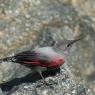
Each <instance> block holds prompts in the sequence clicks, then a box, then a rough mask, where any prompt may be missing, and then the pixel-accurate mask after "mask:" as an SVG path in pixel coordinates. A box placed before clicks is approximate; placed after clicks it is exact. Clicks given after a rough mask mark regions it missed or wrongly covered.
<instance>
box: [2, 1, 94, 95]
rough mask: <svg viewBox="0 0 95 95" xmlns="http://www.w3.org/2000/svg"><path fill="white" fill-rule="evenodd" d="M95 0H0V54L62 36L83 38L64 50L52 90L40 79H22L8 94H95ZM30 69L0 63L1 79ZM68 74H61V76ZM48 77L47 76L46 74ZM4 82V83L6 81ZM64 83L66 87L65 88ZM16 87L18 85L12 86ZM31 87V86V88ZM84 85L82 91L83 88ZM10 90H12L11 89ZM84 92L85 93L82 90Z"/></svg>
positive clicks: (10, 52) (22, 73)
mask: <svg viewBox="0 0 95 95" xmlns="http://www.w3.org/2000/svg"><path fill="white" fill-rule="evenodd" d="M94 2H95V0H0V58H3V57H5V56H9V55H12V54H14V53H17V52H19V51H23V50H27V49H33V48H34V47H40V46H47V45H52V43H53V42H58V41H60V40H64V39H75V38H77V37H78V35H80V34H81V35H85V38H84V39H83V40H82V41H80V42H78V43H76V44H75V45H73V46H72V48H71V49H70V50H69V51H68V53H64V52H63V55H64V56H65V60H66V61H65V64H64V68H63V67H62V68H61V70H62V72H61V74H60V75H58V77H57V76H55V77H51V80H54V81H57V84H56V85H53V86H54V90H51V89H50V88H47V87H46V86H44V85H43V86H41V87H39V88H36V89H34V86H35V85H37V84H39V83H40V80H39V81H36V82H34V83H22V84H20V85H17V86H16V87H15V86H14V87H13V88H12V89H11V90H9V91H6V89H4V88H2V87H1V88H2V89H3V91H4V93H5V94H6V93H9V95H54V94H55V95H86V94H87V95H95V69H94V68H95V57H94V56H95V51H94V47H95V18H94V17H95V14H94V11H95V8H94V5H93V4H94ZM80 5H81V6H80ZM29 72H30V70H28V69H27V68H25V67H22V66H20V65H19V64H13V63H8V64H7V63H2V64H0V83H2V84H3V82H5V83H6V82H8V81H10V80H14V79H15V78H18V79H20V78H21V77H24V75H26V74H28V73H29ZM65 75H66V76H69V78H66V77H65V78H64V76H65ZM46 80H47V81H49V77H48V78H46ZM5 83H4V84H5ZM65 86H66V88H65ZM15 88H18V89H15ZM31 89H32V90H31ZM84 89H85V91H84ZM11 92H12V93H11ZM84 92H85V93H86V94H85V93H84Z"/></svg>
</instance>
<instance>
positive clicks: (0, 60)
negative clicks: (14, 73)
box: [0, 57, 13, 63]
mask: <svg viewBox="0 0 95 95" xmlns="http://www.w3.org/2000/svg"><path fill="white" fill-rule="evenodd" d="M2 62H13V57H5V58H2V59H0V63H2Z"/></svg>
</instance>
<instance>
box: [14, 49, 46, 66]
mask: <svg viewBox="0 0 95 95" xmlns="http://www.w3.org/2000/svg"><path fill="white" fill-rule="evenodd" d="M14 59H15V62H16V63H21V64H30V65H40V64H41V63H46V61H47V56H45V55H44V54H40V53H37V52H35V51H24V52H21V53H18V54H16V55H15V56H14Z"/></svg>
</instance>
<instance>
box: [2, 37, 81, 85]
mask: <svg viewBox="0 0 95 95" xmlns="http://www.w3.org/2000/svg"><path fill="white" fill-rule="evenodd" d="M82 38H83V37H80V38H77V39H74V40H66V41H60V42H58V43H57V44H56V45H54V46H46V47H39V48H35V49H33V50H26V51H23V52H19V53H16V54H14V55H13V56H9V57H5V58H2V59H0V63H2V62H13V63H18V64H21V65H24V66H26V67H27V68H30V69H31V70H33V71H34V72H38V73H39V75H40V76H41V78H42V79H43V81H44V83H45V84H47V82H46V81H45V78H44V77H43V75H42V72H44V71H48V70H49V71H50V70H54V69H56V68H60V66H61V65H62V64H64V63H65V59H64V56H63V54H62V53H61V52H64V51H65V50H66V49H68V48H70V47H71V46H72V45H73V44H74V43H76V42H77V41H79V40H81V39H82Z"/></svg>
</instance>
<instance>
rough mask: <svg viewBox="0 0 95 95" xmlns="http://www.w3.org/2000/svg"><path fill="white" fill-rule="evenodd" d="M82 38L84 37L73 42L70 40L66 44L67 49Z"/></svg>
mask: <svg viewBox="0 0 95 95" xmlns="http://www.w3.org/2000/svg"><path fill="white" fill-rule="evenodd" d="M83 38H84V36H81V37H80V38H77V39H75V40H70V41H69V42H68V43H67V47H70V46H71V45H73V44H74V43H76V42H77V41H79V40H82V39H83Z"/></svg>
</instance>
